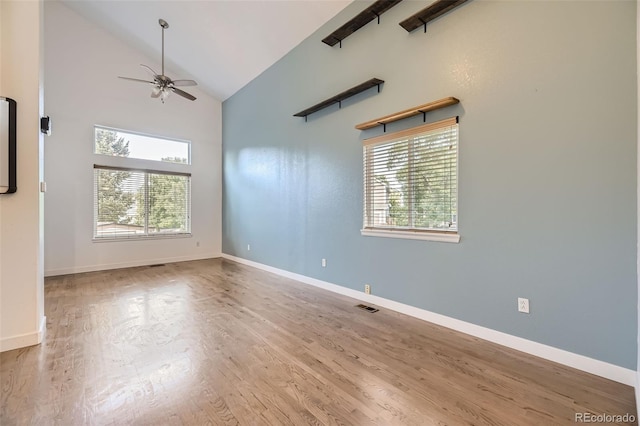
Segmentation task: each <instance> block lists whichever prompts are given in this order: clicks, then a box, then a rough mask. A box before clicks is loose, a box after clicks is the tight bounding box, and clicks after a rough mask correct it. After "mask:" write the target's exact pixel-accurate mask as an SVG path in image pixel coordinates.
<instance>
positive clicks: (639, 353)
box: [634, 1, 640, 418]
mask: <svg viewBox="0 0 640 426" xmlns="http://www.w3.org/2000/svg"><path fill="white" fill-rule="evenodd" d="M639 70H640V1H636V79H637V84H636V105H638V108H636V113H637V117H636V126H637V131H636V138H637V141H636V147H637V148H636V164H637V165H636V178H637V182H638V183H637V185H636V190H637V191H638V192H637V199H636V203H637V207H636V215H637V220H636V232H637V238H636V257H637V262H636V276H637V280H638V283H637V292H638V305H637V308H636V318H637V326H638V331H637V333H638V336H637V340H636V357H637V360H636V381H635V384H634V385H635V388H636V411H637V414H638V416H637V418H640V156H639V155H638V153H640V71H639Z"/></svg>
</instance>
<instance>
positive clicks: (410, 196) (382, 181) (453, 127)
mask: <svg viewBox="0 0 640 426" xmlns="http://www.w3.org/2000/svg"><path fill="white" fill-rule="evenodd" d="M363 154H364V228H365V230H366V229H370V230H388V231H393V230H401V231H415V232H440V233H457V230H458V120H457V117H453V118H450V119H447V120H442V121H439V122H436V123H431V124H426V125H423V126H419V127H415V128H412V129H408V130H404V131H400V132H395V133H391V134H388V135H382V136H378V137H376V138H371V139H367V140H365V141H364V147H363Z"/></svg>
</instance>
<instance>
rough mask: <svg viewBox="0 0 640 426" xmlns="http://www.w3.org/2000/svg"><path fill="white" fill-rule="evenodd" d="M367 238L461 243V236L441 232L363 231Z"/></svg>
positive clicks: (361, 231)
mask: <svg viewBox="0 0 640 426" xmlns="http://www.w3.org/2000/svg"><path fill="white" fill-rule="evenodd" d="M360 234H361V235H363V236H365V237H384V238H404V239H409V240H426V241H439V242H442V243H459V242H460V235H459V234H448V233H440V232H415V231H387V230H385V229H361V230H360Z"/></svg>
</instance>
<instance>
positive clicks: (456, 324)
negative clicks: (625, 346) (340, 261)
mask: <svg viewBox="0 0 640 426" xmlns="http://www.w3.org/2000/svg"><path fill="white" fill-rule="evenodd" d="M222 257H223V258H225V259H229V260H232V261H234V262H238V263H242V264H244V265H248V266H253V267H254V268H258V269H261V270H263V271H267V272H272V273H274V274H277V275H280V276H283V277H286V278H290V279H294V280H296V281H300V282H301V283H303V284H309V285H312V286H315V287H319V288H322V289H325V290H329V291H331V292H334V293H338V294H341V295H343V296H348V297H352V298H354V299H358V300H361V301H365V302H368V303H372V304H375V305H377V306H380V307H383V308H387V309H391V310H393V311H396V312H400V313H402V314H405V315H409V316H412V317H414V318H418V319H421V320H423V321H427V322H431V323H433V324H437V325H441V326H443V327H447V328H450V329H452V330H455V331H459V332H461V333H465V334H468V335H471V336H474V337H478V338H480V339H484V340H487V341H490V342H493V343H497V344H499V345H502V346H506V347H508V348H512V349H516V350H518V351H521V352H525V353H528V354H530V355H534V356H537V357H540V358H543V359H547V360H549V361H553V362H557V363H559V364H562V365H566V366H569V367H572V368H576V369H578V370H582V371H585V372H587V373H590V374H594V375H596V376H600V377H604V378H606V379H609V380H613V381H616V382H619V383H623V384H625V385H629V386H635V385H636V374H637V373H636V372H635V371H633V370H630V369H627V368H624V367H620V366H617V365H614V364H610V363H607V362H604V361H600V360H597V359H593V358H589V357H586V356H584V355H579V354H575V353H572V352H568V351H565V350H563V349H558V348H554V347H552V346H548V345H544V344H542V343H538V342H534V341H531V340H527V339H523V338H522V337H517V336H512V335H510V334H506V333H503V332H500V331H496V330H492V329H490V328H486V327H482V326H479V325H476V324H472V323H469V322H465V321H461V320H458V319H455V318H451V317H447V316H445V315H441V314H437V313H434V312H430V311H427V310H424V309H420V308H416V307H414V306H410V305H405V304H404V303H399V302H395V301H393V300H389V299H385V298H382V297H379V296H373V295H370V294H365V293H362V292H360V291H357V290H353V289H350V288H346V287H342V286H339V285H337V284H332V283H329V282H326V281H322V280H318V279H315V278H311V277H307V276H305V275H300V274H296V273H293V272H289V271H285V270H282V269H278V268H274V267H272V266H268V265H264V264H261V263H258V262H254V261H251V260H247V259H243V258H240V257H235V256H231V255H228V254H225V253H223V254H222Z"/></svg>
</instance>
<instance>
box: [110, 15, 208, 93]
mask: <svg viewBox="0 0 640 426" xmlns="http://www.w3.org/2000/svg"><path fill="white" fill-rule="evenodd" d="M158 24H160V27H161V28H162V70H161V73H160V74H158V73H156V72H155V71H154V70H153V69H152V68H151V67H149V66H147V65H144V64H140V66H141V67H144V68H146V69H147V70H148V71H149V72H150V73H151V75H152V77H153V81H148V80H141V79H139V78H130V77H118V78H122V79H124V80H130V81H137V82H139V83H146V84H151V85H152V86H153V89H152V90H151V97H152V98H160V101H161V102H162V103H164V101H165V99H167V98H168V97H169V95H170V94H171V92H173V93H176V94H178V95H180V96H182V97H183V98H185V99H189V100H190V101H195V100H196V97H195V96H193V95H192V94H190V93H187V92H185V91H184V90H181V89H178V88H177V87H176V86H197V85H198V83H196V82H195V81H193V80H171V79H170V78H169V77H167V76H166V75H165V74H164V30H166V29H167V28H169V23H167V21H165V20H164V19H159V20H158Z"/></svg>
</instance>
